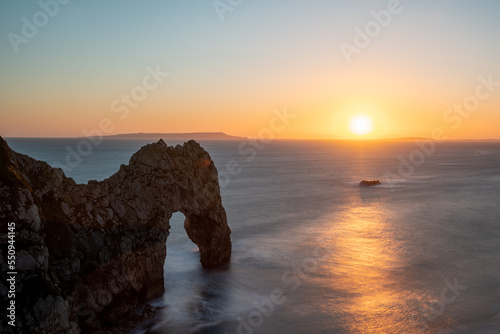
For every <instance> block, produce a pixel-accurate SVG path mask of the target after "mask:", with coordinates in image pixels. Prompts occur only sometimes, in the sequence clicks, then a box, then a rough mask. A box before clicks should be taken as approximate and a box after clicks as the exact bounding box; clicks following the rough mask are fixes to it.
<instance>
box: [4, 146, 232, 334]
mask: <svg viewBox="0 0 500 334" xmlns="http://www.w3.org/2000/svg"><path fill="white" fill-rule="evenodd" d="M0 172H2V173H1V174H0V229H1V230H2V231H4V230H5V228H6V226H7V222H9V221H15V222H16V224H17V228H18V230H19V229H21V230H22V231H23V234H22V235H20V236H18V240H16V241H17V242H18V244H19V245H23V244H24V245H26V246H25V249H18V254H20V258H19V259H18V263H20V264H21V265H22V266H23V270H22V271H20V273H19V276H18V280H19V281H20V282H30V284H33V282H36V284H37V285H38V286H41V287H43V288H42V289H39V291H31V290H29V287H27V286H23V284H21V285H20V288H19V291H18V295H17V298H16V304H17V307H18V309H17V310H18V311H17V312H18V313H20V314H22V321H21V322H20V324H21V326H22V329H23V330H24V331H27V332H33V333H37V332H40V333H42V332H59V331H65V332H67V333H71V332H75V333H76V332H78V331H79V330H80V329H84V330H95V329H98V328H100V327H103V326H106V325H109V324H114V323H115V322H116V321H117V320H120V319H123V318H124V317H126V316H127V314H131V313H132V312H133V311H134V310H135V308H136V306H137V305H138V304H140V303H143V302H145V301H147V300H149V299H151V298H155V297H158V296H160V295H161V294H162V293H163V291H164V287H163V263H164V261H165V257H166V245H165V241H166V239H167V236H168V231H169V227H170V225H169V219H170V217H171V216H172V213H173V212H177V211H180V212H182V213H183V214H184V216H185V217H186V219H185V223H184V226H185V230H186V232H187V234H188V236H189V238H190V239H191V240H192V241H193V242H194V243H195V244H196V245H197V246H198V247H199V249H200V261H201V264H202V265H203V267H204V268H211V267H215V266H217V265H220V264H223V263H227V262H228V261H229V258H230V254H231V241H230V233H231V231H230V229H229V227H228V225H227V218H226V212H225V210H224V208H223V206H222V202H221V197H220V189H219V184H218V175H217V170H216V168H215V165H214V163H213V161H212V160H211V159H210V156H209V155H208V153H207V152H206V151H205V150H203V149H202V148H201V147H200V145H199V144H198V143H196V142H194V141H189V142H187V143H185V144H184V145H183V146H181V145H177V146H176V147H169V146H167V145H166V144H165V143H164V142H163V141H162V140H160V141H159V142H157V143H154V144H149V145H146V146H144V147H143V148H141V149H140V150H139V151H138V152H137V153H135V154H134V155H133V156H132V158H131V159H130V163H129V164H128V165H122V166H121V167H120V170H119V171H118V172H117V173H116V174H114V175H113V176H111V177H110V178H108V179H106V180H103V181H101V182H97V181H90V182H89V183H88V184H87V185H83V184H76V183H75V182H74V181H73V179H71V178H67V177H66V176H65V175H64V173H63V172H62V170H60V169H54V168H51V167H50V166H49V165H47V164H46V163H44V162H40V161H36V160H34V159H32V158H30V157H28V156H25V155H22V154H18V153H16V152H14V151H12V150H11V149H10V148H9V147H8V146H7V143H6V142H5V141H4V140H3V139H1V137H0ZM3 256H4V259H3V263H4V264H5V263H7V261H6V258H5V255H3ZM2 269H5V268H2ZM27 285H28V284H27ZM3 302H6V300H4V301H3ZM37 305H39V306H37ZM6 332H7V333H8V329H6Z"/></svg>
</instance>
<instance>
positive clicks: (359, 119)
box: [349, 115, 373, 136]
mask: <svg viewBox="0 0 500 334" xmlns="http://www.w3.org/2000/svg"><path fill="white" fill-rule="evenodd" d="M349 129H350V130H351V132H352V133H354V134H355V135H358V136H363V135H367V134H369V133H370V132H372V130H373V122H372V119H371V118H370V117H369V116H366V115H356V116H354V117H352V118H351V120H350V121H349Z"/></svg>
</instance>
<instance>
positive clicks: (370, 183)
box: [359, 180, 381, 187]
mask: <svg viewBox="0 0 500 334" xmlns="http://www.w3.org/2000/svg"><path fill="white" fill-rule="evenodd" d="M379 184H381V183H380V181H379V180H363V181H361V182H360V183H359V186H360V187H371V186H376V185H379Z"/></svg>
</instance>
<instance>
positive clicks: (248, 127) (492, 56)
mask: <svg viewBox="0 0 500 334" xmlns="http://www.w3.org/2000/svg"><path fill="white" fill-rule="evenodd" d="M498 17H500V2H499V1H495V0H476V1H472V0H470V1H465V0H454V1H452V0H446V1H445V0H433V1H431V0H418V1H417V0H413V1H412V0H400V1H398V0H390V1H378V0H371V1H359V0H358V1H353V0H345V1H342V0H338V1H334V0H330V1H327V0H300V1H299V0H275V1H265V0H252V1H250V0H241V1H239V0H221V1H212V0H205V1H200V0H198V1H186V0H171V1H165V0H163V1H158V0H151V1H129V0H108V1H97V0H85V1H83V0H41V1H39V2H37V1H20V0H3V1H1V2H0V36H1V38H0V76H1V78H2V80H1V81H0V85H1V86H0V88H1V89H0V135H1V136H4V137H79V136H82V135H85V133H98V132H101V133H103V134H117V133H130V132H199V131H210V132H212V131H214V132H215V131H217V132H218V131H221V132H225V133H227V134H231V135H237V136H246V137H258V136H260V135H261V134H265V133H267V134H268V135H270V134H269V133H270V132H269V129H270V130H271V132H272V136H273V137H274V138H301V139H327V138H328V139H330V138H331V139H340V138H342V139H343V138H394V137H431V136H432V134H433V133H435V132H436V131H438V132H439V133H442V134H443V136H445V137H446V138H449V139H459V138H464V139H480V138H500V128H499V127H498V124H500V63H499V60H500V42H499V41H500V39H499V37H500V36H499V34H500V20H498ZM277 114H280V115H283V114H286V115H288V116H289V117H288V118H286V120H285V121H283V122H282V123H283V124H279V126H278V125H277V123H276V117H277V116H276V115H277ZM356 115H365V116H368V117H369V118H370V119H371V121H372V123H373V124H372V127H373V130H372V131H371V132H370V133H368V134H363V135H359V134H356V133H354V132H353V131H352V130H350V125H349V124H350V121H351V119H352V118H353V117H355V116H356ZM282 117H283V116H282ZM266 129H268V130H266Z"/></svg>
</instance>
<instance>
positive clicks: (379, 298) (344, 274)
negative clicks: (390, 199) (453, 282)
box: [326, 202, 419, 333]
mask: <svg viewBox="0 0 500 334" xmlns="http://www.w3.org/2000/svg"><path fill="white" fill-rule="evenodd" d="M390 215H391V213H390V212H389V211H388V210H386V209H384V208H383V207H382V205H381V204H380V203H373V202H372V203H362V204H361V203H360V204H359V205H356V206H354V207H352V208H350V209H347V210H346V211H344V213H342V214H341V215H340V217H338V219H336V221H335V222H334V223H332V227H331V229H330V230H329V231H327V232H326V233H327V234H328V236H327V237H328V239H329V240H330V242H332V243H333V244H334V245H335V251H334V252H333V253H332V255H331V256H332V258H331V260H330V261H329V265H328V268H327V271H328V275H329V277H330V282H331V283H332V285H334V286H333V288H334V289H335V290H337V291H340V292H341V295H342V296H343V297H344V298H336V299H335V300H331V305H329V308H330V310H335V312H339V310H340V312H341V313H342V317H343V318H344V319H345V320H346V325H345V326H346V328H345V330H347V331H348V332H350V333H417V332H419V331H418V330H417V328H415V326H412V325H411V324H410V322H409V319H410V315H411V312H410V310H409V309H408V307H407V306H406V304H407V303H406V301H407V300H408V297H410V296H409V294H410V292H409V291H405V289H404V287H403V285H404V282H401V280H402V279H401V277H399V276H398V270H397V269H398V268H400V267H402V266H404V258H403V256H401V254H400V253H401V250H402V248H403V247H402V245H401V244H400V241H398V240H397V237H396V234H397V233H396V232H395V229H394V228H393V227H392V226H391V224H390V223H388V221H389V220H390V219H389V218H390ZM395 324H398V328H395ZM401 324H407V325H406V327H405V328H401Z"/></svg>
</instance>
